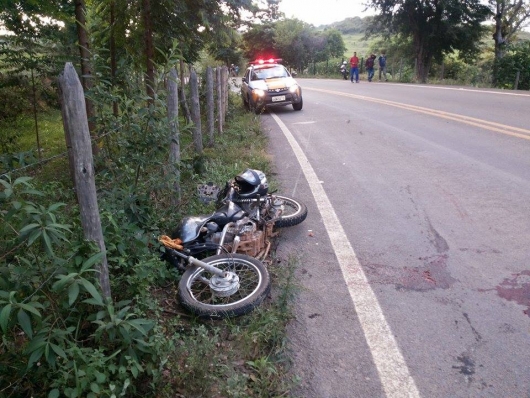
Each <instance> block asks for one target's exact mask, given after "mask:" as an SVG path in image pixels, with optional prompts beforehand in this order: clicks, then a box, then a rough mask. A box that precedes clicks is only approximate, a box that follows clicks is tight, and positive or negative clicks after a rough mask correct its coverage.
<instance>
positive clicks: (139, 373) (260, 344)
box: [0, 96, 296, 398]
mask: <svg viewBox="0 0 530 398" xmlns="http://www.w3.org/2000/svg"><path fill="white" fill-rule="evenodd" d="M139 100H141V97H139ZM137 106H139V109H140V112H139V113H138V114H136V113H135V114H131V115H128V116H127V121H128V124H127V126H128V127H127V129H125V130H123V131H117V132H116V133H115V134H114V135H113V136H111V137H110V138H109V140H108V141H103V143H104V145H102V146H101V148H100V152H99V154H98V157H97V166H96V167H97V186H98V191H99V192H100V197H99V205H100V213H101V218H102V222H103V226H104V234H105V243H106V246H107V257H108V260H109V268H110V272H111V288H112V292H113V299H114V300H113V303H105V302H104V301H103V300H102V297H101V295H100V293H99V291H98V289H97V288H96V285H95V283H96V280H97V278H95V275H94V274H95V271H94V266H95V264H96V263H97V262H98V260H99V258H100V254H98V250H97V249H96V248H95V247H93V246H92V245H91V244H88V243H87V242H85V241H84V240H83V238H82V233H81V226H80V221H79V214H78V210H77V206H76V204H75V199H74V197H73V193H72V190H71V182H70V181H69V179H68V178H63V179H62V180H57V179H55V178H54V177H53V176H54V175H55V174H60V173H61V172H63V173H64V170H65V169H66V168H67V164H66V163H67V162H66V159H65V158H59V159H57V160H55V161H54V162H50V163H48V164H47V165H46V166H44V169H45V170H41V171H40V172H36V171H32V174H34V178H33V179H31V180H30V179H29V178H28V177H23V176H21V175H19V176H18V177H17V176H15V175H12V176H10V175H8V176H7V177H4V178H2V179H1V180H0V182H1V184H2V192H1V193H0V202H1V204H2V205H1V209H2V210H1V217H2V223H1V227H0V327H1V329H2V336H3V337H2V340H1V342H0V373H1V374H2V375H3V380H4V382H3V383H2V387H1V390H0V395H2V396H6V397H14V396H34V397H45V396H49V397H58V396H68V397H80V396H88V397H100V396H101V397H104V396H109V397H110V396H113V394H114V395H115V396H119V395H120V394H122V395H126V396H130V397H133V396H142V395H143V396H145V395H147V396H158V397H168V398H169V397H174V396H175V395H176V394H181V395H183V396H216V395H220V396H234V397H236V396H240V397H266V396H281V395H284V394H287V393H288V391H289V389H290V388H291V386H292V385H293V382H294V381H292V380H289V379H287V377H286V373H287V367H288V358H287V356H286V355H285V350H284V349H285V347H284V345H285V336H284V329H285V324H286V322H287V321H288V320H289V319H290V317H291V314H290V302H291V298H292V295H293V294H294V292H295V290H296V284H295V283H294V281H293V273H294V270H295V268H296V260H295V259H291V260H289V261H282V262H279V261H278V262H277V261H276V260H275V257H274V252H273V253H272V257H271V260H270V261H269V262H270V264H269V270H270V272H271V275H272V278H273V295H274V299H273V300H269V301H267V302H266V303H264V305H262V306H261V307H260V308H259V309H258V310H257V311H256V312H254V313H252V314H250V315H248V316H245V317H242V318H237V319H230V320H226V321H215V322H214V321H209V322H201V321H199V320H197V319H195V318H193V317H190V316H189V315H188V314H186V313H183V312H182V311H181V310H180V309H179V307H178V305H177V304H176V302H175V297H176V286H177V283H178V278H179V276H178V274H176V273H175V272H174V271H173V270H171V269H168V268H167V266H166V264H165V263H163V262H162V261H160V259H159V254H160V252H159V251H158V247H159V244H158V242H157V237H158V236H159V235H160V234H162V233H166V232H167V231H169V230H171V229H172V228H174V226H175V225H176V223H177V221H178V220H179V219H180V218H181V217H182V216H183V215H186V214H200V213H207V212H209V211H211V210H212V208H211V207H210V206H211V205H210V206H208V205H204V204H202V203H201V202H200V201H199V200H198V198H197V197H196V196H195V192H196V185H197V184H198V183H205V182H209V181H214V182H215V183H217V184H223V183H224V182H225V181H226V180H227V179H229V178H231V177H232V176H233V175H234V174H236V173H238V172H240V171H241V170H243V169H244V168H246V167H255V168H260V169H262V170H264V171H265V172H270V164H269V159H268V156H267V154H266V144H267V140H266V136H265V135H264V134H263V132H262V131H261V130H260V128H259V123H258V122H257V116H255V115H253V114H249V113H246V112H243V110H242V106H241V104H240V100H239V98H238V97H235V96H233V97H232V96H231V97H230V109H229V113H228V123H227V125H226V128H225V131H224V133H223V135H222V136H218V137H216V143H215V147H213V148H207V149H206V150H205V153H204V159H203V160H204V172H203V173H202V174H199V173H198V172H197V171H196V170H195V169H194V155H193V153H192V152H190V151H191V146H190V145H189V144H190V143H191V138H192V137H191V134H190V133H189V132H187V131H184V132H183V134H182V135H183V137H182V140H183V146H184V147H185V148H187V149H186V150H184V152H183V163H182V171H183V177H184V178H183V200H182V205H181V206H179V207H177V208H175V207H172V206H171V205H170V195H171V193H170V189H169V185H167V180H166V177H167V176H165V175H164V170H165V168H166V160H165V158H166V156H167V155H166V150H165V147H164V146H163V145H154V143H155V142H157V141H158V142H162V140H164V137H166V136H165V135H166V134H167V133H165V131H166V128H165V121H164V119H163V118H160V117H159V116H158V115H156V113H155V114H150V113H149V112H145V111H142V108H141V106H140V104H137ZM52 115H54V116H55V122H57V121H58V119H57V117H58V114H57V113H53V114H48V115H47V118H50V119H51V116H52ZM146 123H147V124H149V125H150V126H151V129H149V130H141V132H142V138H141V141H142V143H140V141H136V144H135V145H134V146H133V145H131V143H133V142H135V135H134V133H133V134H131V133H132V132H134V131H136V128H135V126H141V125H145V124H146ZM21 124H23V123H21ZM25 134H26V133H23V134H22V135H21V142H24V139H25ZM28 134H30V138H29V140H30V141H31V137H32V134H33V133H32V132H31V130H30V131H29V133H28ZM138 138H140V136H138ZM165 139H167V137H166V138H165ZM57 144H58V143H57V142H56V141H55V140H52V139H51V137H50V139H49V140H43V144H42V146H43V149H44V151H45V152H51V151H52V150H53V148H56V147H58V145H57ZM106 145H108V146H106ZM136 145H143V148H142V149H140V152H139V153H137V147H136ZM140 153H141V154H144V155H142V157H141V158H140V157H138V155H139V154H140ZM147 153H148V155H145V154H147ZM131 159H136V160H135V162H136V163H138V162H141V164H140V167H139V168H136V169H131V168H130V166H129V165H130V162H131ZM271 394H272V395H271Z"/></svg>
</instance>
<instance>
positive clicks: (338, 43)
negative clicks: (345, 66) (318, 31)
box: [324, 29, 346, 58]
mask: <svg viewBox="0 0 530 398" xmlns="http://www.w3.org/2000/svg"><path fill="white" fill-rule="evenodd" d="M324 37H325V38H326V53H327V56H328V58H333V57H342V56H343V55H344V52H345V51H346V46H345V45H344V40H342V34H341V33H340V32H339V31H338V30H337V29H328V30H326V31H325V32H324Z"/></svg>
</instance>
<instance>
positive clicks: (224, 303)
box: [178, 254, 271, 319]
mask: <svg viewBox="0 0 530 398" xmlns="http://www.w3.org/2000/svg"><path fill="white" fill-rule="evenodd" d="M202 261H204V262H206V263H208V264H211V265H213V266H215V267H217V268H219V269H222V270H227V271H231V272H233V273H235V274H237V276H238V277H239V283H240V286H239V289H238V290H237V292H235V293H234V294H232V295H230V296H228V297H218V296H215V295H214V294H213V292H212V290H211V289H210V287H209V285H208V283H207V281H209V279H210V278H211V277H212V276H213V275H212V274H210V273H209V272H207V271H206V270H204V269H203V268H201V267H197V266H194V267H191V268H189V269H188V270H186V272H184V274H183V275H182V278H181V279H180V282H179V290H178V299H179V301H180V304H181V305H182V306H183V307H184V308H185V309H186V310H187V311H189V312H191V313H192V314H194V315H197V316H198V317H199V318H206V319H222V318H227V317H235V316H240V315H244V314H247V313H249V312H251V311H252V310H253V309H254V308H255V307H257V306H258V305H260V304H261V303H262V301H263V300H264V299H265V297H267V295H268V294H269V291H270V284H271V282H270V276H269V272H268V271H267V268H266V267H265V265H264V264H263V263H262V262H261V261H259V260H257V259H255V258H252V257H250V256H247V255H244V254H220V255H216V256H211V257H207V258H205V259H203V260H202Z"/></svg>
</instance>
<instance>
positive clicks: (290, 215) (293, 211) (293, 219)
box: [273, 195, 307, 228]
mask: <svg viewBox="0 0 530 398" xmlns="http://www.w3.org/2000/svg"><path fill="white" fill-rule="evenodd" d="M273 200H276V201H278V200H279V201H281V202H283V208H284V209H283V213H282V215H281V216H280V218H278V219H277V220H276V222H275V223H274V226H275V227H278V228H284V227H292V226H293V225H298V224H300V223H301V222H302V221H304V220H305V219H306V217H307V206H306V205H305V204H303V203H302V202H300V201H298V200H296V199H292V198H288V197H287V196H280V195H274V198H273Z"/></svg>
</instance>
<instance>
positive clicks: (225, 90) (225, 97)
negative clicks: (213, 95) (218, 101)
mask: <svg viewBox="0 0 530 398" xmlns="http://www.w3.org/2000/svg"><path fill="white" fill-rule="evenodd" d="M229 77H230V76H229V74H228V67H227V66H223V125H224V123H225V121H226V111H227V110H228V79H229Z"/></svg>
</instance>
